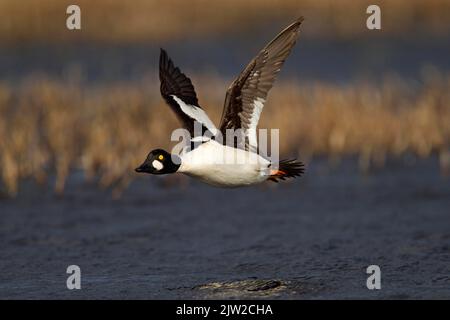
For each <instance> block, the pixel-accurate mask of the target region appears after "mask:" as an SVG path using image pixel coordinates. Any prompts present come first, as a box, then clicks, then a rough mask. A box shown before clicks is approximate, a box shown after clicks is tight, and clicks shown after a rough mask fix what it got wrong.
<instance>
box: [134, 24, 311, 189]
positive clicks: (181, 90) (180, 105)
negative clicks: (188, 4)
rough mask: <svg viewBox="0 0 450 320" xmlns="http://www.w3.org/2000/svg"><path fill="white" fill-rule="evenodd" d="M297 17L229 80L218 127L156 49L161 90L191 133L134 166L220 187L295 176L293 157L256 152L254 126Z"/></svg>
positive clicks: (298, 170) (294, 34) (297, 166)
mask: <svg viewBox="0 0 450 320" xmlns="http://www.w3.org/2000/svg"><path fill="white" fill-rule="evenodd" d="M302 21H303V18H299V19H297V20H296V21H295V22H294V23H292V24H291V25H289V26H288V27H287V28H285V29H284V30H283V31H281V33H280V34H279V35H277V36H276V37H275V38H274V39H273V40H272V41H271V42H269V44H267V46H266V47H264V49H262V50H261V51H260V52H259V53H258V55H257V56H256V57H255V58H254V59H253V60H252V61H251V62H250V63H249V64H248V66H247V67H246V68H245V69H244V70H243V71H242V72H241V74H240V75H239V77H238V78H237V79H236V80H235V81H234V82H233V83H232V84H231V86H230V87H229V88H228V90H227V92H226V96H225V104H224V109H223V113H222V119H221V123H220V126H219V128H216V126H215V125H214V123H213V122H212V121H211V120H210V119H209V117H208V115H207V114H206V113H205V111H204V110H203V109H202V108H201V107H200V105H199V103H198V99H197V94H196V93H195V89H194V86H193V85H192V82H191V80H190V79H189V78H188V77H187V76H186V75H185V74H184V73H182V72H181V71H180V69H179V68H178V67H175V66H174V64H173V62H172V60H171V59H170V58H169V57H168V55H167V53H166V51H165V50H163V49H161V54H160V60H159V77H160V81H161V87H160V91H161V95H162V97H163V98H164V100H165V101H166V103H167V104H168V105H169V106H170V108H171V109H172V111H173V112H174V113H175V114H176V116H177V118H178V119H179V120H180V121H181V122H182V124H183V127H184V128H185V129H186V130H187V131H188V132H189V134H190V137H191V139H190V141H189V143H188V144H187V147H188V148H182V149H181V150H180V151H179V152H178V153H177V154H171V153H169V152H167V151H164V150H162V149H155V150H152V151H151V152H150V153H149V154H148V156H147V158H146V159H145V161H144V163H143V164H142V165H141V166H139V167H138V168H136V169H135V170H136V171H137V172H144V173H150V174H171V173H175V172H180V173H184V174H186V175H189V176H191V177H194V178H197V179H199V180H201V181H203V182H206V183H208V184H211V185H214V186H220V187H239V186H247V185H252V184H256V183H260V182H263V181H266V180H270V181H274V182H278V181H279V180H284V179H286V178H294V177H297V176H300V175H301V174H302V173H303V172H304V166H303V163H301V162H299V161H296V160H281V161H279V162H278V163H272V162H271V161H270V160H269V159H266V158H265V157H262V156H261V155H260V154H258V143H257V137H256V127H257V124H258V121H259V117H260V115H261V112H262V109H263V107H264V103H265V101H266V98H267V94H268V92H269V90H270V88H271V87H272V85H273V83H274V81H275V77H276V75H277V73H278V72H279V71H280V69H281V67H282V65H283V63H284V61H285V60H286V58H287V57H288V55H289V53H290V52H291V49H292V47H293V46H294V44H295V42H296V41H297V38H298V35H299V31H300V24H301V23H302ZM199 127H200V128H201V130H198V128H199ZM230 130H231V131H232V132H239V133H240V134H241V138H242V139H241V140H242V143H241V144H236V142H235V140H234V139H233V140H232V142H231V143H229V144H227V142H228V139H225V138H224V137H227V134H229V132H230ZM205 133H208V134H209V135H206V134H205ZM205 136H206V137H205ZM208 136H209V138H208ZM191 145H195V147H194V148H191Z"/></svg>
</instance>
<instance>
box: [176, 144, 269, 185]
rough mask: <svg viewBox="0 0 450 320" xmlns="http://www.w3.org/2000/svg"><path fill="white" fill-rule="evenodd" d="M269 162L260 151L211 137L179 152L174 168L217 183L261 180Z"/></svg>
mask: <svg viewBox="0 0 450 320" xmlns="http://www.w3.org/2000/svg"><path fill="white" fill-rule="evenodd" d="M269 165H270V162H269V161H268V160H267V159H264V158H263V157H261V156H260V155H258V154H256V153H253V152H248V151H245V150H242V149H235V148H233V147H229V146H225V145H222V144H220V143H217V142H216V141H214V140H211V141H209V142H205V143H203V144H201V145H200V146H198V147H197V148H196V149H194V150H192V151H190V152H187V153H185V154H183V155H181V167H180V168H179V169H178V172H181V173H184V174H187V175H190V176H193V177H196V178H198V179H200V180H202V181H204V182H206V183H209V184H211V185H215V186H221V187H238V186H245V185H251V184H255V183H259V182H262V181H264V180H266V179H267V177H268V175H270V168H269Z"/></svg>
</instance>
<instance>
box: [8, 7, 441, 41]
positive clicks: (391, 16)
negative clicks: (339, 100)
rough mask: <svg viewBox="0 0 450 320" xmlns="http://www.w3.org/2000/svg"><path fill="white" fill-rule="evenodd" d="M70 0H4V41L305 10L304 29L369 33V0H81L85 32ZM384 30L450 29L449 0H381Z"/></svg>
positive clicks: (182, 29) (122, 33)
mask: <svg viewBox="0 0 450 320" xmlns="http://www.w3.org/2000/svg"><path fill="white" fill-rule="evenodd" d="M73 3H74V2H73V1H69V0H40V1H36V0H21V1H17V0H2V1H0V12H1V14H2V19H1V20H0V41H1V43H2V45H7V44H15V43H23V42H36V43H42V42H46V41H47V42H65V41H73V40H74V39H82V40H84V41H86V40H91V41H92V40H93V41H103V42H119V43H130V42H148V41H154V40H157V41H159V42H161V41H168V40H173V39H176V38H185V37H186V36H190V37H191V36H192V37H196V36H197V37H199V36H200V37H203V36H207V35H211V36H217V35H223V34H224V33H233V32H242V30H247V31H249V32H250V31H252V28H253V29H254V28H260V27H261V26H263V25H264V24H270V23H272V21H276V20H282V22H283V23H281V22H280V23H281V24H282V25H284V24H286V23H287V22H286V21H291V20H293V19H295V18H297V17H298V16H300V15H302V16H305V17H306V23H305V33H304V34H305V36H307V37H331V38H354V37H357V36H361V35H364V34H366V33H367V32H368V31H367V29H366V27H365V20H366V18H367V15H366V13H365V12H366V8H367V6H368V5H370V4H373V1H371V0H361V1H354V0H340V1H335V0H282V1H281V0H245V1H242V0H227V1H218V0H217V1H211V0H190V1H185V0H168V1H162V0H133V1H122V0H96V1H90V0H77V1H76V4H78V5H79V6H80V7H81V10H82V32H70V31H68V30H67V29H66V27H65V19H66V18H67V15H66V13H65V12H66V8H67V6H68V5H70V4H73ZM377 4H378V5H380V7H381V9H382V21H383V22H382V23H383V24H382V26H383V33H382V35H383V36H386V35H394V36H402V35H405V36H412V35H413V36H415V37H417V36H418V35H427V36H429V35H437V36H444V35H447V36H448V35H450V23H449V19H450V2H449V1H447V0H428V1H423V0H380V1H377Z"/></svg>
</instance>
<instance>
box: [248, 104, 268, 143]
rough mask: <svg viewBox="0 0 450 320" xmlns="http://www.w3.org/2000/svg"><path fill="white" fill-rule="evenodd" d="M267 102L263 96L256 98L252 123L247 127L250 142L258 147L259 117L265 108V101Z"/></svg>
mask: <svg viewBox="0 0 450 320" xmlns="http://www.w3.org/2000/svg"><path fill="white" fill-rule="evenodd" d="M265 102H266V100H265V99H263V98H259V97H258V98H256V99H255V100H254V101H253V112H252V115H251V118H250V125H249V128H248V129H247V136H248V142H249V144H250V146H252V147H253V148H256V147H257V146H258V140H257V138H256V127H257V126H258V121H259V117H260V116H261V112H262V110H263V108H264V103H265Z"/></svg>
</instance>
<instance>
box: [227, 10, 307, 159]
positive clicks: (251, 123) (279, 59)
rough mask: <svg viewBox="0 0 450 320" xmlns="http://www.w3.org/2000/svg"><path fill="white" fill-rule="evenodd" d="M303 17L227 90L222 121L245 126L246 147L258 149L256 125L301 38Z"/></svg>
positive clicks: (255, 59)
mask: <svg viewBox="0 0 450 320" xmlns="http://www.w3.org/2000/svg"><path fill="white" fill-rule="evenodd" d="M302 21H303V17H301V18H299V19H297V20H296V21H295V22H294V23H292V24H291V25H290V26H288V27H287V28H286V29H284V30H283V31H281V32H280V34H278V35H277V36H276V37H275V39H273V40H272V41H271V42H270V43H269V44H268V45H267V46H266V47H265V48H264V49H262V50H261V51H260V52H259V53H258V55H257V56H256V57H255V58H254V59H253V60H252V61H251V62H250V63H249V64H248V66H247V67H246V68H245V69H244V70H243V71H242V72H241V74H240V75H239V77H238V78H237V79H236V80H235V81H234V82H233V83H232V84H231V86H230V87H229V88H228V90H227V94H226V97H225V104H224V109H223V113H222V120H221V123H220V131H221V132H222V134H223V135H224V136H225V135H226V130H227V129H233V130H236V129H242V131H243V132H244V135H245V137H244V138H245V149H246V150H250V151H256V150H257V147H258V142H257V138H256V126H257V125H258V121H259V117H260V115H261V111H262V109H263V107H264V103H265V102H266V98H267V94H268V92H269V90H270V88H272V85H273V83H274V81H275V77H276V75H277V73H278V72H279V71H280V69H281V67H282V66H283V63H284V61H285V60H286V58H287V56H288V55H289V53H290V52H291V49H292V47H293V46H294V44H295V42H296V41H297V38H298V35H299V30H300V24H301V23H302Z"/></svg>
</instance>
